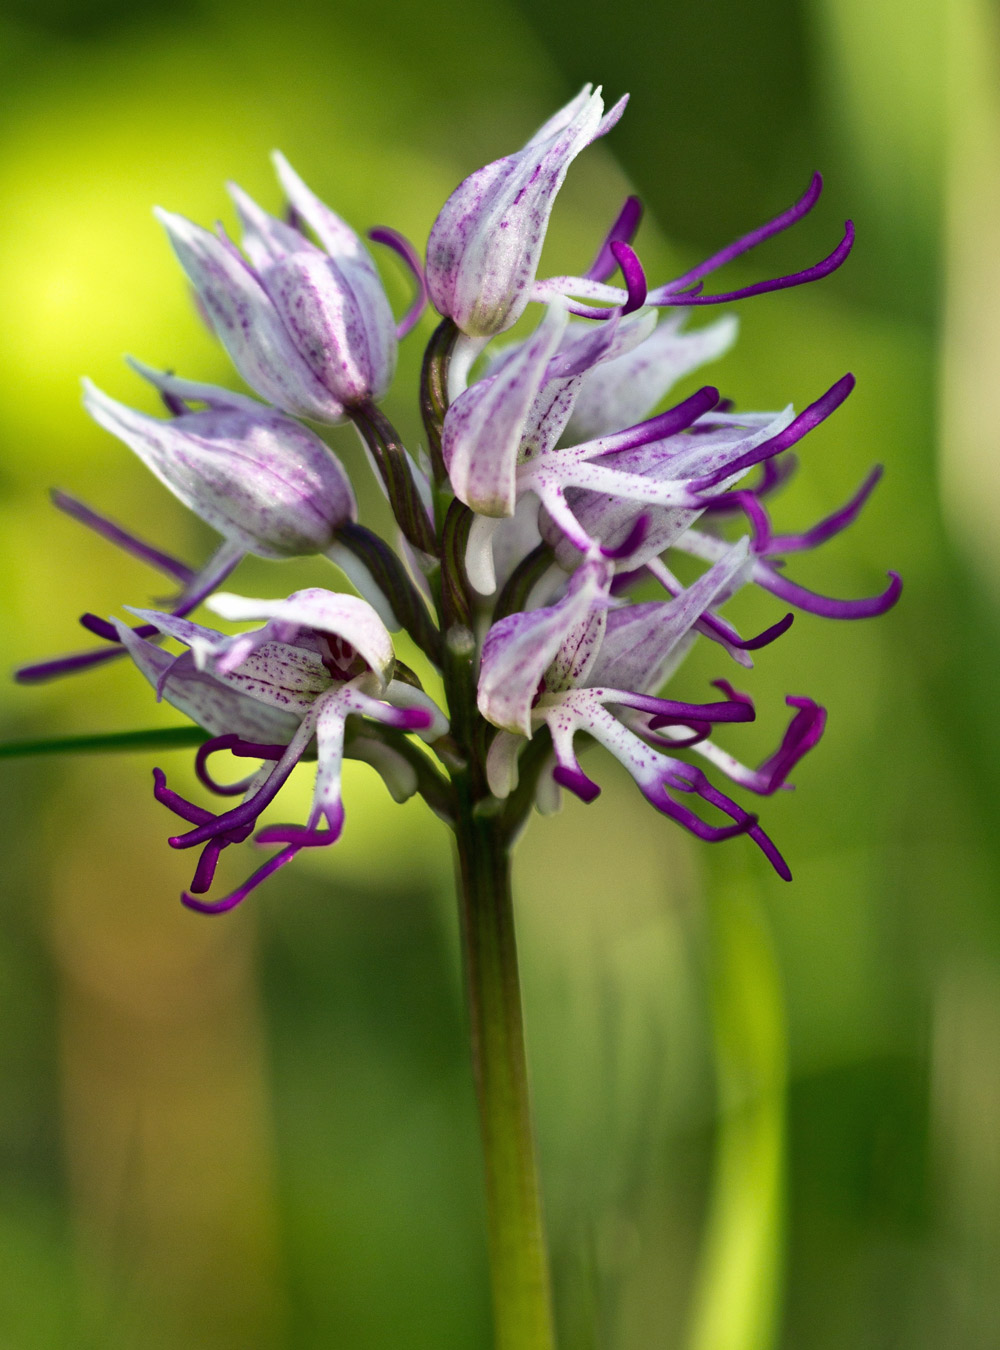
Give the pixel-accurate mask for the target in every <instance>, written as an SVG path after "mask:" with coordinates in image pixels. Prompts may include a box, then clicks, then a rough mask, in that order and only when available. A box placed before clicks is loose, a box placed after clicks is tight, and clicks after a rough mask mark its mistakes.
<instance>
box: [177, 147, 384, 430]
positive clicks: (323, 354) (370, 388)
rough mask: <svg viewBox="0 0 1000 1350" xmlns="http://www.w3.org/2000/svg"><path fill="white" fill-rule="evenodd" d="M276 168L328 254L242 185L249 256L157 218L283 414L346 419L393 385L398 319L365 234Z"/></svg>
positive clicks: (224, 240) (247, 370)
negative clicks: (271, 212) (349, 412)
mask: <svg viewBox="0 0 1000 1350" xmlns="http://www.w3.org/2000/svg"><path fill="white" fill-rule="evenodd" d="M274 163H275V167H276V169H277V173H278V178H279V179H280V181H281V185H282V187H283V188H284V190H285V193H286V194H287V196H288V200H289V202H290V203H291V206H292V209H293V211H294V214H295V219H296V220H297V221H298V220H301V221H302V222H304V224H306V225H308V226H309V227H310V228H311V229H312V230H313V232H314V233H315V235H316V237H317V239H318V240H319V242H320V245H321V246H322V247H317V246H316V244H314V243H313V242H312V241H311V240H310V239H307V238H306V236H305V234H304V233H302V232H301V231H300V230H299V229H297V228H296V227H295V226H294V225H289V224H288V223H286V222H285V221H282V220H278V219H277V218H276V217H274V216H271V215H268V213H267V212H266V211H263V210H261V208H260V207H259V206H258V205H257V204H256V202H254V201H253V199H252V198H250V197H249V196H247V194H246V193H245V192H243V191H242V190H241V189H240V188H238V187H236V186H235V185H230V193H231V195H232V197H233V200H234V201H235V203H236V208H237V211H238V212H239V216H240V221H241V223H242V226H243V248H244V251H245V253H246V258H244V257H243V255H242V254H241V253H240V252H239V250H238V249H237V248H236V246H235V244H233V242H232V241H231V240H230V239H229V238H228V237H227V235H226V234H225V232H224V231H223V230H222V227H221V226H220V227H219V233H218V234H217V235H215V234H212V233H210V232H209V231H208V230H205V229H202V228H201V226H199V225H194V224H192V223H191V221H189V220H186V219H185V218H184V217H183V216H179V215H176V214H174V213H172V212H169V211H164V210H162V209H160V208H157V211H156V214H157V216H158V217H159V219H160V221H161V222H162V224H163V225H164V227H165V229H166V231H167V234H168V236H169V238H170V242H171V244H172V245H173V248H174V252H175V253H176V254H177V257H178V259H179V260H180V264H181V266H182V267H183V268H184V270H185V272H186V273H187V275H188V279H189V280H190V282H191V284H192V285H193V286H194V288H195V291H196V292H197V294H198V298H199V301H200V302H201V305H202V307H203V308H204V310H205V312H206V314H207V315H208V317H209V319H210V321H211V324H212V327H213V328H214V330H215V332H216V333H217V334H218V336H219V339H220V341H221V342H222V344H223V346H224V347H225V348H226V350H227V352H228V353H229V355H230V357H231V358H232V361H233V364H234V365H235V366H236V369H237V370H238V371H239V372H240V374H241V375H242V376H243V378H244V379H245V380H246V382H247V384H249V385H250V387H251V388H252V389H255V390H256V391H257V392H258V393H259V394H261V395H262V396H263V397H264V398H266V399H268V400H269V401H270V402H271V403H273V404H275V405H276V406H277V407H279V408H282V409H283V410H284V411H285V412H288V413H293V414H295V415H296V416H299V417H310V418H313V419H314V420H315V421H318V422H339V421H340V420H341V419H342V418H343V417H344V415H345V409H349V408H351V407H355V406H359V405H362V404H365V403H368V402H371V401H375V400H378V399H380V398H381V397H382V395H383V394H384V393H385V391H386V390H387V389H388V387H389V385H390V383H391V382H392V377H393V374H394V373H395V369H396V347H397V344H396V329H395V321H394V319H393V316H392V310H391V309H390V307H389V301H388V299H387V298H386V295H385V292H384V291H383V289H382V283H381V281H380V280H379V275H378V272H377V270H376V268H375V264H374V262H373V261H372V259H371V257H370V256H369V254H368V252H367V250H366V249H365V248H364V245H363V244H362V243H361V240H360V239H359V238H358V236H357V235H356V234H355V233H354V231H353V230H351V229H350V228H349V227H348V226H347V225H345V224H344V222H343V221H342V220H341V219H340V217H339V216H336V215H335V214H334V213H333V212H332V211H331V210H330V209H329V207H327V206H325V205H324V204H323V202H321V201H320V199H319V198H318V197H317V196H316V195H315V194H314V193H313V192H311V191H310V190H309V188H308V187H306V185H305V183H304V182H303V181H302V179H301V178H299V176H298V174H296V173H295V171H294V170H293V169H292V167H291V165H290V164H289V163H288V161H287V160H286V159H285V158H284V157H283V156H282V155H280V154H278V153H275V156H274ZM247 259H249V264H248V262H247Z"/></svg>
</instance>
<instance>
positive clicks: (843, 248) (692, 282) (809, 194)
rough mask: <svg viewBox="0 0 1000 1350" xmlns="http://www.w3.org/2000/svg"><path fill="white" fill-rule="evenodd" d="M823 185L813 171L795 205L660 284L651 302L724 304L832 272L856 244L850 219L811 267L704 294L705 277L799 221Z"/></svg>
mask: <svg viewBox="0 0 1000 1350" xmlns="http://www.w3.org/2000/svg"><path fill="white" fill-rule="evenodd" d="M822 188H823V179H822V177H821V176H820V174H818V173H817V174H814V175H813V178H812V181H811V183H810V184H809V187H808V188H807V189H806V191H805V193H804V194H803V195H802V196H801V197H800V198H799V200H798V201H797V202H795V203H794V205H792V206H790V207H789V208H788V209H787V210H786V211H782V212H781V214H780V215H777V216H775V217H774V219H773V220H770V221H768V222H767V223H766V224H765V225H761V226H759V227H758V228H757V229H756V230H751V231H750V233H749V234H745V235H742V236H741V237H740V238H739V239H737V240H735V242H734V243H732V244H729V245H727V247H726V248H724V249H720V250H719V252H718V253H713V254H712V256H711V257H710V258H706V259H705V261H704V262H702V263H699V264H698V265H697V267H692V268H691V269H690V270H689V271H687V272H685V273H684V274H683V275H682V276H679V277H675V278H674V280H673V281H669V282H667V284H666V285H665V286H659V287H657V289H656V290H654V291H652V292H650V295H649V303H650V304H653V305H670V306H684V305H722V304H727V303H728V302H730V301H732V300H745V299H747V298H748V297H749V296H752V295H763V294H765V293H766V292H768V291H780V290H785V289H787V288H788V287H790V286H803V285H806V284H808V283H809V282H811V281H819V280H820V279H821V278H822V277H826V276H829V275H830V273H831V272H835V271H836V270H837V268H838V267H840V266H841V264H842V263H843V262H844V261H845V260H846V258H847V256H848V254H849V253H850V251H851V249H852V247H853V245H854V225H853V223H852V222H851V221H849V220H848V221H845V222H844V234H843V237H842V238H841V240H840V243H839V244H838V245H837V247H836V248H835V249H834V250H833V252H832V253H829V254H828V255H827V256H826V257H825V258H822V259H821V260H820V261H819V262H818V263H815V264H814V265H813V266H812V267H807V268H805V269H803V270H802V271H800V272H790V273H787V274H786V275H784V276H779V277H773V278H771V279H770V280H767V281H758V282H755V283H754V284H753V285H751V286H742V287H740V288H738V289H737V290H735V291H725V292H723V293H722V294H720V295H702V294H701V290H702V278H704V277H706V276H708V275H709V274H710V273H712V272H715V271H717V270H718V268H720V267H724V266H725V264H726V263H729V262H732V261H733V259H734V258H738V257H740V256H742V255H743V254H744V253H748V252H749V251H750V250H751V249H753V248H756V247H757V245H758V244H761V243H763V242H764V240H765V239H770V238H772V237H773V236H774V235H776V234H780V233H781V232H782V231H784V230H787V229H788V228H789V227H790V226H792V225H794V224H796V223H797V222H798V221H799V220H801V219H802V218H803V216H806V215H808V213H809V212H810V211H811V210H812V208H813V207H814V206H815V205H816V202H817V201H818V200H819V195H820V192H821V191H822Z"/></svg>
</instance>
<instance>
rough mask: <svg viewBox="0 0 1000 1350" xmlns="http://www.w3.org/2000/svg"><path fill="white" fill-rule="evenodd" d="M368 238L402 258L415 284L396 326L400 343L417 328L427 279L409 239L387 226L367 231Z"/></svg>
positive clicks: (421, 312)
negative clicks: (412, 293) (414, 289)
mask: <svg viewBox="0 0 1000 1350" xmlns="http://www.w3.org/2000/svg"><path fill="white" fill-rule="evenodd" d="M368 238H369V239H371V240H373V242H374V243H376V244H384V245H385V246H386V247H387V248H391V249H392V251H393V252H394V253H395V254H396V255H397V257H399V258H402V260H403V262H404V263H405V264H406V266H407V268H408V269H409V271H410V272H411V274H412V276H413V279H414V281H415V282H416V283H417V293H416V295H415V296H414V298H413V303H412V304H411V305H410V308H409V309H408V310H407V311H406V313H405V314H404V315H403V317H402V318H401V319H400V321H399V323H398V324H397V325H396V337H397V338H398V339H400V341H401V340H402V339H403V338H405V337H406V335H407V333H410V332H412V331H413V329H414V328H415V327H416V326H417V324H418V323H419V322H420V317H421V315H422V314H423V312H424V310H425V309H426V308H427V278H426V276H425V275H424V268H423V263H422V262H421V261H420V254H419V253H418V252H417V250H416V249H415V248H414V247H413V245H412V244H411V243H410V241H409V239H407V238H406V236H405V235H403V234H400V232H399V231H398V230H394V229H392V228H391V226H389V225H376V226H375V228H374V229H372V230H369V231H368Z"/></svg>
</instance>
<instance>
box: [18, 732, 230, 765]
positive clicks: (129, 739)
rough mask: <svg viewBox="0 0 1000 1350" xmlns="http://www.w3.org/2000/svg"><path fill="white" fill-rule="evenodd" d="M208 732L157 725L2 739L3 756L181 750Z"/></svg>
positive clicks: (198, 741)
mask: <svg viewBox="0 0 1000 1350" xmlns="http://www.w3.org/2000/svg"><path fill="white" fill-rule="evenodd" d="M207 740H208V732H207V731H203V730H202V729H201V727H195V726H190V727H154V728H152V729H151V730H149V731H105V732H98V733H97V734H95V735H90V736H54V737H51V738H49V737H45V738H41V739H39V740H31V741H28V740H25V741H0V759H17V758H20V757H26V756H29V755H63V754H70V755H78V754H109V753H114V752H115V751H122V750H181V749H183V748H184V747H185V746H191V745H201V743H202V742H203V741H207Z"/></svg>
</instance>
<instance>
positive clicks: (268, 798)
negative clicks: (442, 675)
mask: <svg viewBox="0 0 1000 1350" xmlns="http://www.w3.org/2000/svg"><path fill="white" fill-rule="evenodd" d="M208 604H209V608H210V609H213V610H215V611H216V613H218V614H221V615H222V616H223V617H225V618H227V619H232V620H246V619H254V618H257V619H261V618H262V619H265V620H266V623H265V624H264V626H263V627H262V628H258V629H256V630H254V631H252V632H249V633H242V634H240V635H239V636H237V637H228V636H226V635H225V634H222V633H218V632H215V631H214V630H213V629H210V628H203V627H202V626H201V625H199V624H196V623H192V622H191V621H190V620H187V619H182V618H177V617H175V616H173V615H170V614H160V613H158V612H157V611H155V610H138V609H136V610H133V611H132V612H133V613H134V614H136V615H138V616H139V617H140V618H141V619H143V620H145V621H146V623H148V624H150V625H152V626H153V627H154V628H155V629H156V630H157V631H158V632H160V633H162V634H164V635H165V636H168V637H172V638H176V639H177V640H178V641H180V642H182V643H183V644H184V645H185V646H186V647H187V648H188V650H187V651H186V652H185V653H183V654H182V655H181V656H177V657H174V656H170V655H169V654H168V653H166V652H164V651H163V649H162V648H161V647H159V646H155V645H154V644H152V643H150V642H147V641H145V640H144V639H143V638H141V637H139V636H137V634H136V633H135V631H134V630H133V629H131V628H129V627H128V626H127V625H126V624H123V623H120V622H116V627H117V628H118V632H119V636H120V638H121V641H122V643H123V644H124V645H125V647H126V649H127V651H128V653H129V655H130V656H131V657H132V659H133V661H134V662H135V664H136V665H137V666H138V667H139V669H140V670H141V671H142V673H143V674H144V675H145V676H146V678H147V679H148V680H149V682H150V684H152V685H153V687H154V688H155V689H156V691H157V696H158V697H160V698H164V699H166V701H167V702H168V703H170V704H172V705H173V706H174V707H175V708H178V709H179V710H180V711H181V712H183V713H184V714H185V715H186V716H187V717H189V718H191V720H192V721H194V722H196V723H197V724H198V726H200V727H203V728H204V729H205V730H206V731H208V732H209V733H210V734H211V739H210V740H209V741H207V742H206V743H205V744H204V745H203V746H202V747H201V749H200V750H199V752H198V757H197V761H196V767H197V770H198V775H199V778H200V780H201V782H202V783H203V784H204V785H205V786H206V787H207V788H209V789H210V790H213V791H215V792H216V793H219V794H221V795H227V796H232V795H239V796H242V799H243V800H242V801H241V803H240V804H239V805H238V806H236V807H234V808H232V809H231V810H227V811H222V812H221V813H219V814H218V815H216V814H213V813H212V812H211V811H208V810H206V809H205V808H203V807H200V806H197V805H195V804H193V803H191V802H188V801H186V800H185V799H184V798H182V797H180V796H179V795H178V794H177V793H176V792H173V791H172V790H171V789H169V788H168V787H167V784H166V779H165V778H164V776H163V774H162V773H160V771H159V770H157V771H156V774H155V795H156V798H157V800H158V801H160V802H162V803H163V804H164V805H166V806H168V807H169V808H170V809H171V810H172V811H173V812H174V813H175V814H176V815H179V816H180V817H181V818H182V819H183V820H185V821H187V822H188V824H190V825H192V826H193V827H194V828H193V829H190V830H187V831H186V832H185V833H183V834H180V835H177V836H175V837H173V838H172V839H171V840H170V843H171V845H172V846H173V847H174V848H179V849H186V848H193V847H196V846H199V845H200V846H202V852H201V855H200V858H199V862H198V865H197V867H196V869H195V875H194V880H193V882H192V885H191V893H185V895H184V896H183V899H184V903H185V904H186V905H188V906H189V907H190V908H192V909H198V910H201V911H202V912H205V913H220V912H222V911H224V910H228V909H231V908H232V907H233V906H234V905H236V904H238V903H239V902H240V900H242V899H244V897H245V896H246V895H247V894H249V892H250V891H251V890H253V889H254V888H255V887H256V886H257V885H259V884H260V882H261V881H263V880H265V879H266V877H268V876H270V875H271V874H272V873H273V872H275V871H276V870H277V869H278V868H279V867H282V866H284V864H285V863H286V862H290V861H291V859H292V858H293V857H294V856H295V854H296V853H297V852H298V851H299V849H301V848H309V847H315V846H318V845H324V844H332V843H334V842H335V841H336V840H337V839H338V838H339V836H340V832H341V829H342V827H343V819H344V812H343V806H342V803H341V784H340V778H341V765H342V761H343V757H344V738H345V729H346V723H347V719H348V718H349V717H361V718H367V719H369V721H370V722H372V723H375V724H377V725H381V726H386V727H392V728H395V729H397V730H400V731H415V732H417V733H418V734H419V735H421V736H423V737H424V738H426V739H428V740H434V739H436V738H437V737H439V736H441V735H443V734H444V732H445V731H446V730H447V725H448V724H447V721H446V719H445V718H444V716H443V714H442V713H441V712H440V711H439V710H438V709H437V707H436V706H435V705H434V703H433V701H432V700H431V699H430V698H429V697H428V696H427V695H426V694H424V693H423V692H422V691H421V690H419V689H416V688H414V687H413V686H412V685H410V684H405V683H402V682H401V681H397V680H395V679H394V678H393V667H394V665H395V658H394V654H393V649H392V641H391V639H390V637H389V634H388V632H387V631H386V628H385V626H384V624H383V623H382V621H381V619H379V617H378V615H377V614H376V613H375V611H374V610H373V609H372V607H371V606H370V605H369V604H367V603H366V601H364V600H360V599H358V598H357V597H356V596H352V595H338V594H335V593H333V592H331V591H326V590H322V589H319V588H313V589H310V590H305V591H296V592H295V594H293V595H290V596H289V597H288V599H287V600H249V599H244V598H243V597H241V596H236V595H228V594H224V593H219V594H217V595H215V596H213V597H212V599H211V600H210V601H209V602H208ZM369 734H371V733H369ZM313 744H315V749H316V759H317V767H316V785H315V790H314V793H313V803H312V808H311V810H310V813H309V818H308V820H307V821H306V823H305V825H272V826H268V827H267V828H265V829H262V830H260V831H259V832H258V833H257V835H256V840H257V842H258V843H260V844H281V845H282V846H283V847H282V850H281V852H279V853H277V854H275V855H274V856H273V857H272V858H270V859H269V860H268V861H267V862H266V863H265V864H264V865H263V866H262V867H261V868H259V869H258V870H257V871H256V872H255V873H254V874H253V876H251V877H250V879H249V880H248V881H246V882H245V883H244V884H243V885H242V886H240V887H238V888H237V889H236V890H235V891H233V892H232V893H231V894H230V895H227V896H225V897H224V898H222V899H220V900H214V901H204V900H199V899H197V898H196V896H198V895H201V894H203V893H204V892H205V891H207V890H208V889H209V887H210V886H211V884H212V881H213V878H214V875H215V868H216V864H217V862H218V859H219V854H220V853H221V851H222V849H223V848H225V847H226V846H227V845H229V844H232V843H241V842H243V841H244V840H245V839H247V838H248V837H249V835H250V834H251V833H252V832H253V830H254V829H255V828H256V825H257V822H258V817H259V816H260V814H261V813H262V811H263V810H264V808H265V807H266V806H268V805H269V804H270V803H271V802H272V801H273V800H274V798H275V796H276V795H277V793H278V791H279V789H280V788H281V787H282V785H283V784H284V783H285V782H286V781H287V779H288V777H289V775H290V774H291V771H292V769H293V768H294V767H295V765H296V764H297V763H298V762H299V761H300V760H301V759H302V758H303V756H304V755H305V754H306V752H307V751H308V750H309V749H310V747H311V746H312V745H313ZM218 750H229V751H231V752H232V753H233V754H235V755H238V756H240V757H244V758H251V759H257V760H259V761H260V762H261V767H260V769H258V771H257V772H256V773H254V774H252V775H251V776H250V777H249V778H248V779H246V780H245V781H244V782H242V783H240V784H238V785H237V786H235V787H232V786H221V785H219V784H218V783H217V782H216V780H215V779H214V778H213V777H212V776H211V774H210V773H209V772H208V768H207V761H208V757H209V756H210V755H211V754H213V753H214V752H215V751H218Z"/></svg>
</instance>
